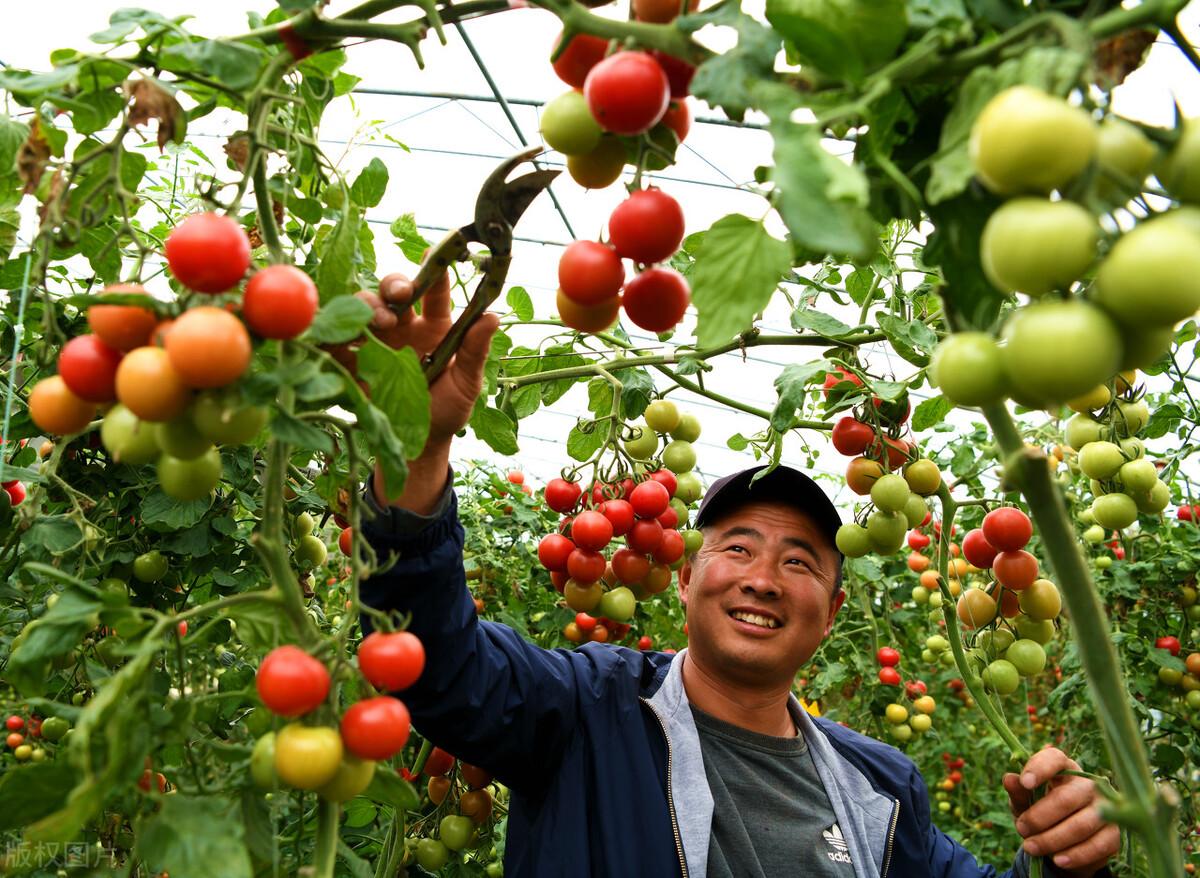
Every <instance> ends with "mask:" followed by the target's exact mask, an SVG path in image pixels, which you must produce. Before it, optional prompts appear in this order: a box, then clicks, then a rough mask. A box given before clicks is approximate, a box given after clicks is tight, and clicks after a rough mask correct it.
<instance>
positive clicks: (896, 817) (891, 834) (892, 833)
mask: <svg viewBox="0 0 1200 878" xmlns="http://www.w3.org/2000/svg"><path fill="white" fill-rule="evenodd" d="M667 752H668V753H670V750H668V751H667ZM667 764H668V765H669V764H670V761H669V757H668V763H667ZM899 822H900V800H899V799H897V800H896V803H895V805H894V806H893V807H892V825H891V826H889V827H888V838H887V847H886V848H884V851H883V871H882V872H880V873H879V878H886V876H887V873H888V867H889V866H890V865H891V864H892V845H893V844H894V843H895V841H896V824H897V823H899Z"/></svg>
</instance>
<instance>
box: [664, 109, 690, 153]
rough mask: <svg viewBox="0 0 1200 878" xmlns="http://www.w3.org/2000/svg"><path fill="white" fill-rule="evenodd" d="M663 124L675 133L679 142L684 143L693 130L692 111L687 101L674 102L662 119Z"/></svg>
mask: <svg viewBox="0 0 1200 878" xmlns="http://www.w3.org/2000/svg"><path fill="white" fill-rule="evenodd" d="M662 123H663V124H664V125H666V126H667V127H668V128H670V129H671V130H672V131H674V132H675V136H676V137H678V138H679V142H680V143H683V141H684V140H686V139H687V136H688V132H689V131H691V130H692V111H691V110H690V109H688V105H687V101H672V102H671V105H670V106H669V107H667V112H666V113H665V114H664V115H663V117H662Z"/></svg>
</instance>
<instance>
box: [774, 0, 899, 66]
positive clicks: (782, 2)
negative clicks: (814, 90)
mask: <svg viewBox="0 0 1200 878" xmlns="http://www.w3.org/2000/svg"><path fill="white" fill-rule="evenodd" d="M766 14H767V20H768V21H769V22H771V24H772V25H773V26H774V28H775V30H776V31H778V32H779V33H780V34H782V35H783V37H784V38H785V39H786V40H788V41H789V42H790V43H791V44H792V46H793V47H794V48H795V50H796V52H797V53H798V54H799V56H800V59H801V61H802V62H807V63H806V64H805V66H809V65H811V66H815V67H816V68H817V69H818V70H820V71H821V72H822V73H825V74H827V75H829V76H833V77H837V78H840V79H848V80H850V81H852V82H858V81H859V80H861V79H862V77H863V75H864V74H865V73H866V72H867V71H869V70H871V69H873V68H875V67H878V66H879V65H881V64H883V63H884V62H885V61H888V60H890V59H891V58H892V57H893V56H895V54H896V50H897V49H898V48H899V47H900V44H901V43H902V42H903V40H904V35H905V32H906V31H907V30H908V18H907V16H906V14H905V4H904V0H767V8H766Z"/></svg>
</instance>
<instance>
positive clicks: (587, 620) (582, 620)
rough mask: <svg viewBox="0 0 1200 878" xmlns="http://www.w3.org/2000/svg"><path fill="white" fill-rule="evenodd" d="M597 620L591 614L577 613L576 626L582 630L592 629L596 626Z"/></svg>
mask: <svg viewBox="0 0 1200 878" xmlns="http://www.w3.org/2000/svg"><path fill="white" fill-rule="evenodd" d="M597 621H599V620H597V619H596V618H595V617H594V616H589V615H588V614H587V613H576V614H575V627H576V628H578V629H579V630H580V631H591V630H592V629H593V628H595V627H596V622H597Z"/></svg>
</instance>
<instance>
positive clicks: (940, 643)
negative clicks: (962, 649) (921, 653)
mask: <svg viewBox="0 0 1200 878" xmlns="http://www.w3.org/2000/svg"><path fill="white" fill-rule="evenodd" d="M937 593H938V594H941V592H937ZM930 597H932V595H930ZM925 648H926V649H932V650H933V651H934V652H945V651H946V650H948V649H949V648H950V641H949V640H947V639H946V638H945V637H942V635H940V634H934V635H933V636H931V637H927V638H926V639H925Z"/></svg>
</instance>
